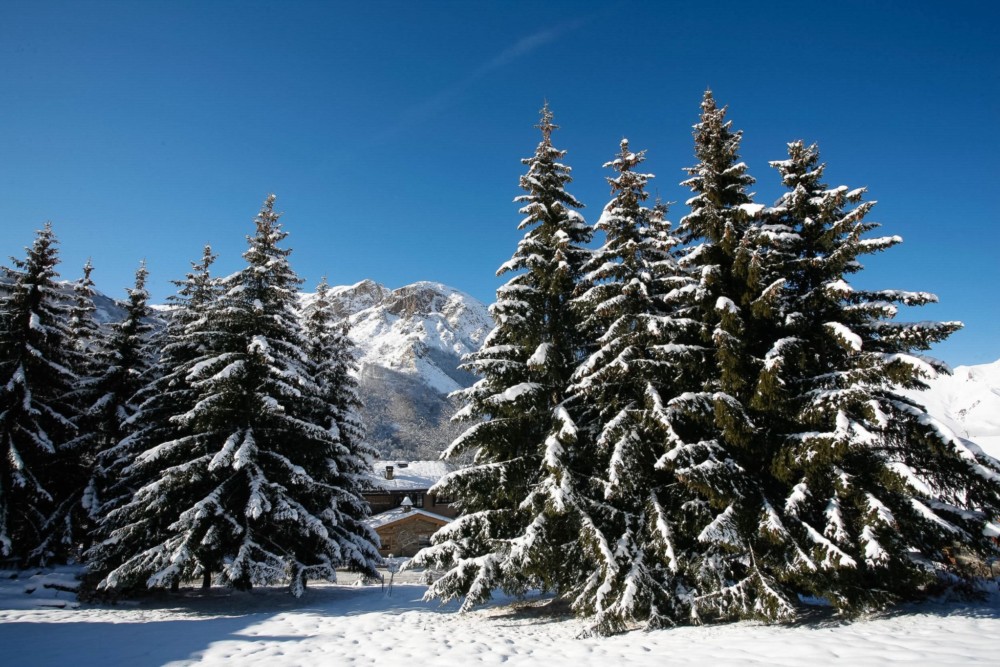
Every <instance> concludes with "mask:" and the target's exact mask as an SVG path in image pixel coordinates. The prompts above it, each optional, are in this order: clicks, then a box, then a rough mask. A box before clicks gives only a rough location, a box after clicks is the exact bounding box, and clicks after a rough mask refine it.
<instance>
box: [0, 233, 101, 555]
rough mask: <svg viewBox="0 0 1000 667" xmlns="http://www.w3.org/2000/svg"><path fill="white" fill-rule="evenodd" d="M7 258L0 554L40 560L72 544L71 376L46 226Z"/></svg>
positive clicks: (1, 345) (65, 304) (0, 401)
mask: <svg viewBox="0 0 1000 667" xmlns="http://www.w3.org/2000/svg"><path fill="white" fill-rule="evenodd" d="M12 261H13V268H8V267H4V268H3V272H4V274H5V277H6V278H7V279H8V280H9V281H10V282H9V284H8V285H6V286H5V287H4V290H5V294H4V296H3V298H2V301H0V448H2V456H0V555H2V557H3V558H5V559H11V560H14V561H16V562H19V563H22V564H25V563H39V564H44V563H47V562H53V561H55V562H58V561H59V560H64V559H66V558H68V557H69V556H70V555H71V554H72V553H73V550H74V549H75V547H76V539H77V538H78V528H77V526H76V524H75V518H76V517H75V515H74V512H73V508H74V501H77V502H78V501H79V491H80V489H81V487H82V482H83V479H84V475H85V471H84V470H83V467H82V465H81V464H80V463H79V461H77V460H76V459H75V457H74V456H73V453H72V452H71V451H69V449H68V443H69V442H70V440H71V439H72V438H73V437H74V435H75V433H76V427H75V426H74V424H73V418H74V416H75V415H74V412H73V407H72V405H71V403H70V402H69V399H68V396H69V393H70V391H71V390H72V389H73V385H74V382H75V381H76V380H77V378H76V375H75V374H74V372H73V359H72V357H71V353H70V349H69V348H70V346H69V345H68V341H69V331H68V329H67V324H66V321H67V316H68V313H69V310H70V305H69V301H68V298H67V295H66V293H65V291H64V290H63V289H62V288H61V287H60V286H59V285H57V284H56V282H55V279H56V277H57V275H58V274H57V273H56V266H57V264H58V261H59V260H58V251H57V241H56V238H55V235H54V233H53V232H52V226H51V225H49V224H46V225H45V227H44V228H43V229H41V230H39V232H38V234H37V236H36V237H35V241H34V243H33V244H32V246H31V247H30V248H27V256H26V257H25V258H24V259H13V260H12Z"/></svg>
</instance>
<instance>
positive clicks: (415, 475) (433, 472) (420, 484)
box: [371, 460, 456, 491]
mask: <svg viewBox="0 0 1000 667" xmlns="http://www.w3.org/2000/svg"><path fill="white" fill-rule="evenodd" d="M387 466H392V479H386V467H387ZM455 469H456V466H454V465H452V464H450V463H447V462H445V461H393V460H388V461H375V462H374V463H373V464H372V474H371V481H372V482H373V483H374V484H375V485H376V486H378V487H379V488H382V489H385V490H386V491H410V490H419V489H429V488H431V487H432V486H434V484H435V483H436V482H437V481H438V480H439V479H441V478H442V477H444V476H445V475H447V474H448V473H450V472H451V471H452V470H455Z"/></svg>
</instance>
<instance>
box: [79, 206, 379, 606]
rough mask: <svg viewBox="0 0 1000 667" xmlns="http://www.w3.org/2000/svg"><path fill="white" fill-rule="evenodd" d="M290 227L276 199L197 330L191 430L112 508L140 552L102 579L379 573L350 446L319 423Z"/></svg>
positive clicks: (162, 450)
mask: <svg viewBox="0 0 1000 667" xmlns="http://www.w3.org/2000/svg"><path fill="white" fill-rule="evenodd" d="M286 235H287V234H286V232H284V231H283V230H282V229H281V226H280V224H278V214H277V213H275V212H274V196H273V195H272V196H270V197H268V198H267V200H266V201H265V203H264V206H263V208H262V209H261V211H260V213H259V214H258V216H257V218H256V233H255V234H254V235H253V236H250V237H248V242H249V248H248V250H247V251H246V252H245V253H244V258H245V259H246V261H247V267H246V268H245V269H243V270H242V271H239V272H237V273H235V274H233V275H232V276H229V277H228V278H226V279H225V280H224V281H223V282H222V287H223V290H224V291H223V293H222V295H221V296H220V297H219V298H218V299H217V300H216V301H215V302H213V303H212V304H210V305H209V307H208V308H207V311H206V317H205V318H204V321H203V322H202V323H201V324H200V325H199V326H198V327H197V333H198V336H199V340H200V341H201V343H202V348H201V351H200V352H201V356H200V357H199V358H197V359H196V360H194V362H193V364H192V365H191V366H190V369H189V371H188V373H187V381H188V382H190V383H191V386H192V387H193V388H194V389H195V390H196V394H197V401H196V403H195V404H194V406H193V407H192V408H191V409H190V410H188V411H187V412H186V413H184V414H181V415H176V416H175V417H174V420H175V421H176V423H177V424H179V425H180V427H181V430H182V434H181V437H177V438H174V439H172V440H170V441H167V442H160V443H158V444H156V445H154V446H153V447H151V448H149V449H147V450H146V451H144V452H142V453H141V454H139V455H138V456H137V457H136V460H135V463H133V464H132V467H133V469H134V470H135V471H136V472H137V474H139V475H140V476H143V477H144V478H145V479H149V480H151V481H149V482H148V483H146V484H145V485H144V486H143V487H142V488H139V489H138V490H137V492H136V494H135V496H134V498H133V500H132V501H131V502H130V503H129V504H127V505H125V506H123V507H122V508H120V509H119V510H116V511H114V512H112V513H111V515H110V516H111V517H112V521H113V522H114V523H115V524H117V525H119V526H121V527H120V528H118V529H116V530H113V531H111V533H110V536H109V538H108V540H106V541H105V542H106V543H107V542H118V543H119V544H121V543H123V542H128V543H129V544H128V546H127V547H124V548H125V549H127V553H129V554H131V555H128V556H126V557H125V559H124V561H123V562H122V564H121V565H119V566H117V567H115V568H114V569H113V570H111V571H110V572H107V573H106V574H105V576H104V577H103V579H102V581H100V582H99V583H98V588H106V589H116V588H123V587H124V588H130V587H136V586H143V585H145V586H147V587H154V586H164V585H171V584H173V582H175V581H177V580H179V579H185V578H189V577H192V576H196V575H199V574H200V575H202V576H203V578H205V579H206V580H207V579H208V578H209V577H210V576H211V575H213V574H215V575H217V577H218V581H219V582H220V583H223V584H226V585H231V586H234V587H236V588H240V589H246V588H250V587H252V586H254V585H261V584H270V583H274V582H277V581H282V580H290V581H291V590H292V592H293V593H295V594H299V593H301V591H302V588H303V587H304V585H305V581H306V580H307V579H308V578H315V577H321V578H329V579H332V578H335V576H336V575H335V568H336V567H341V566H344V567H349V568H351V569H354V570H356V571H360V572H362V573H364V574H366V575H374V573H375V570H374V568H375V563H376V562H377V560H378V552H377V549H376V547H375V546H374V545H373V544H372V543H371V542H370V541H368V539H367V535H366V534H365V533H364V532H362V531H360V530H359V531H358V532H355V527H356V519H358V518H360V517H357V516H352V512H354V511H356V509H357V507H358V506H359V502H360V501H357V500H355V499H352V500H351V501H350V502H344V498H343V496H342V495H341V491H342V489H340V488H339V487H338V486H337V485H338V483H340V482H342V479H343V478H342V477H340V476H338V470H339V466H340V454H341V444H340V442H339V440H338V439H337V438H336V437H335V434H334V433H333V432H332V431H331V430H330V429H328V428H325V427H324V426H322V425H320V424H316V423H315V422H314V418H315V413H314V412H313V408H312V406H313V405H314V404H315V400H314V399H315V397H316V396H318V395H319V392H318V389H317V386H316V382H315V380H314V378H313V377H312V373H311V367H310V361H309V358H308V354H307V352H306V340H305V338H304V336H303V333H302V328H301V324H300V321H299V314H298V308H297V287H298V285H299V282H300V281H299V279H298V277H297V276H296V275H295V273H294V272H293V271H292V269H291V267H290V266H289V264H288V259H287V258H288V254H289V253H290V250H287V249H284V248H281V247H279V245H278V244H279V243H280V242H281V241H282V240H283V239H284V238H285V237H286ZM338 503H341V504H339V505H338ZM352 522H353V523H352ZM118 548H119V550H121V549H122V548H123V547H118ZM109 562H113V559H109Z"/></svg>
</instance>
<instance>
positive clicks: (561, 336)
mask: <svg viewBox="0 0 1000 667" xmlns="http://www.w3.org/2000/svg"><path fill="white" fill-rule="evenodd" d="M538 128H539V129H540V130H541V133H542V140H541V142H540V143H539V144H538V147H537V149H536V150H535V154H534V156H532V157H530V158H526V159H524V160H522V162H523V163H524V164H525V165H527V166H528V172H527V173H526V174H525V175H524V176H522V177H521V180H520V186H521V188H522V189H523V190H525V192H526V193H527V194H524V195H521V196H519V197H518V198H517V199H516V200H515V201H517V202H520V203H522V204H523V205H524V206H523V208H521V209H520V212H521V214H522V215H524V216H525V217H524V219H523V220H522V221H521V223H520V225H519V227H518V228H519V229H526V230H527V232H526V233H525V235H524V237H523V239H522V240H521V241H520V243H519V244H518V247H517V250H516V251H515V253H514V256H513V257H512V258H511V259H510V260H509V261H508V262H506V263H505V264H503V265H502V266H501V267H500V269H499V270H498V272H497V274H498V275H503V274H505V273H508V272H516V275H514V277H513V278H511V279H510V281H509V282H507V284H505V285H504V286H502V287H501V288H500V289H498V290H497V300H496V302H495V303H494V304H493V305H492V306H491V308H490V312H491V313H492V314H493V318H494V319H495V320H496V328H495V329H494V330H493V332H492V333H491V334H490V335H489V336H488V337H487V339H486V341H484V343H483V347H482V349H481V350H480V351H478V352H475V353H473V354H470V355H468V356H467V357H466V358H465V360H464V368H466V369H468V370H470V371H472V372H474V373H476V374H478V375H479V376H481V379H480V380H479V381H478V382H476V383H475V385H473V386H472V387H471V388H469V389H468V390H466V391H464V392H460V395H461V396H462V397H463V398H464V400H465V403H466V404H465V407H464V408H462V409H461V410H460V411H459V412H458V413H457V414H456V416H455V418H456V419H458V420H466V421H471V422H474V424H473V425H472V426H471V427H470V428H469V429H468V430H467V431H466V432H465V433H464V434H463V435H461V436H460V437H459V438H458V439H456V440H455V442H453V443H452V444H451V446H450V447H449V448H448V449H447V450H446V451H445V453H444V457H446V458H449V457H456V456H459V455H461V454H463V453H466V452H475V461H474V463H473V465H471V466H469V467H466V468H462V469H461V470H459V471H456V472H453V473H451V474H449V475H447V476H446V477H444V478H443V479H442V480H441V481H440V482H439V483H438V484H437V485H435V487H434V489H433V490H434V491H435V492H436V493H438V494H440V495H447V496H449V497H452V498H455V500H456V502H457V504H458V506H459V508H460V510H461V513H462V514H461V516H460V517H459V518H458V519H456V520H455V521H454V522H453V523H451V524H449V525H448V526H447V527H445V528H443V529H442V530H440V531H439V532H438V533H437V534H436V535H435V536H434V538H433V540H432V541H433V546H431V547H428V548H427V549H424V550H423V551H422V552H421V553H419V554H418V555H417V556H416V558H415V559H414V563H415V564H423V565H427V566H433V567H435V568H441V569H446V570H447V572H446V573H445V574H444V576H443V577H441V578H440V579H439V580H438V581H437V582H435V583H434V585H433V586H431V588H430V589H429V590H428V593H427V595H428V596H429V597H439V598H441V599H443V600H448V599H453V598H457V597H464V602H463V605H462V608H463V609H468V608H470V607H472V606H473V605H476V604H478V603H481V602H484V601H486V600H488V599H489V598H490V596H491V594H492V592H493V591H494V590H496V589H501V590H503V591H505V592H507V593H511V594H522V593H524V592H525V591H527V590H528V589H531V588H542V589H547V590H556V591H558V592H560V593H562V592H564V591H567V590H570V589H572V588H573V587H575V586H578V585H579V583H580V582H581V581H582V580H584V579H585V578H586V577H587V576H588V574H589V566H588V565H587V564H586V562H585V561H586V556H585V554H584V553H583V550H582V549H581V546H580V534H579V532H580V527H579V521H580V517H579V516H578V515H577V514H576V513H575V512H574V508H575V507H577V506H578V503H579V502H580V499H579V498H578V496H579V494H580V492H581V490H580V489H579V487H578V481H579V480H580V479H581V475H580V472H583V471H584V470H586V467H587V466H589V465H590V462H589V461H586V460H582V459H581V458H580V457H578V454H579V452H577V451H576V449H575V447H576V438H577V429H576V426H575V424H574V419H573V417H572V416H571V415H572V407H571V406H569V405H567V404H566V398H567V388H568V385H569V381H570V376H571V374H572V372H573V370H574V368H575V367H576V365H577V364H578V363H579V361H580V359H581V356H582V347H583V341H582V340H581V334H580V331H579V326H578V325H579V322H578V318H577V317H576V315H575V313H574V312H573V310H572V308H571V307H570V300H571V299H572V297H573V296H574V294H575V292H576V290H577V287H578V283H579V280H580V275H581V271H582V266H583V263H584V262H585V261H586V258H587V255H588V251H587V250H586V248H585V247H584V245H585V244H586V243H587V242H588V241H589V240H590V238H591V234H592V230H591V229H590V227H588V226H587V225H586V223H585V222H584V220H583V218H582V216H581V215H580V214H579V213H578V212H577V210H576V209H578V208H580V207H581V204H580V203H579V202H578V201H577V200H576V199H575V198H574V197H573V196H572V195H570V194H569V193H568V192H567V191H566V189H565V186H566V184H567V183H569V182H570V180H571V177H570V169H569V167H567V166H566V165H564V164H562V163H560V159H561V158H562V157H563V156H564V154H565V152H564V151H561V150H559V149H557V148H555V147H554V146H553V145H552V132H553V130H555V129H556V125H554V124H553V122H552V113H551V111H549V108H548V105H546V106H545V107H544V108H543V109H542V112H541V122H540V124H539V125H538ZM576 466H581V467H582V468H581V469H580V470H577V469H576Z"/></svg>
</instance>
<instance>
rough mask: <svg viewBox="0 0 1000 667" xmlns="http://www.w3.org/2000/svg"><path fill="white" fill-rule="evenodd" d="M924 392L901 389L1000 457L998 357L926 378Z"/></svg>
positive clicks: (956, 430)
mask: <svg viewBox="0 0 1000 667" xmlns="http://www.w3.org/2000/svg"><path fill="white" fill-rule="evenodd" d="M928 384H929V385H930V388H929V389H927V390H926V391H907V392H904V393H906V394H907V395H908V396H910V397H911V398H913V399H915V400H917V401H919V402H921V403H923V405H924V407H926V408H927V411H928V412H929V413H930V414H931V415H932V416H933V417H935V418H936V419H938V420H939V421H941V422H943V423H944V424H945V425H946V426H948V427H949V428H950V429H951V430H952V431H954V432H955V434H956V435H958V436H960V437H962V438H967V439H969V440H972V441H973V442H975V443H976V444H978V445H979V446H980V447H982V448H983V450H984V451H985V452H986V453H987V454H990V455H991V456H993V457H996V458H1000V360H998V361H995V362H993V363H992V364H982V365H979V366H958V367H957V368H955V369H954V373H953V374H952V375H941V376H938V377H937V378H935V379H933V380H929V381H928Z"/></svg>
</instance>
